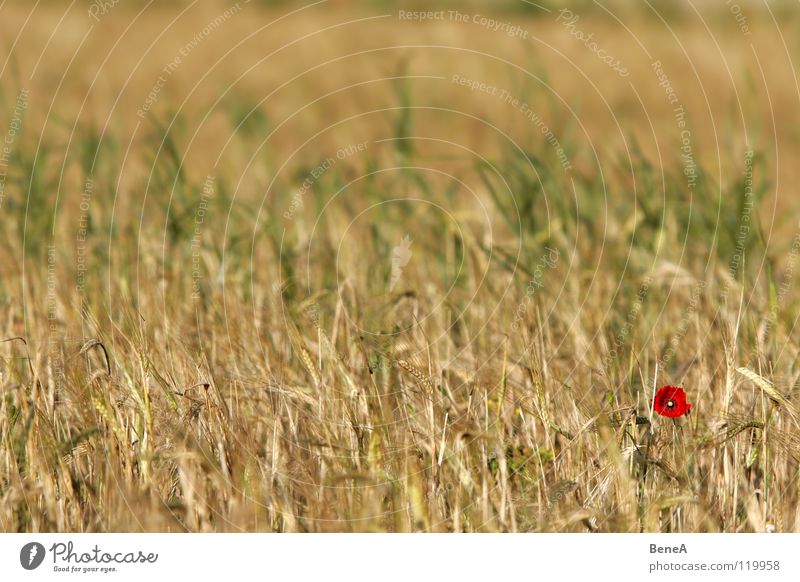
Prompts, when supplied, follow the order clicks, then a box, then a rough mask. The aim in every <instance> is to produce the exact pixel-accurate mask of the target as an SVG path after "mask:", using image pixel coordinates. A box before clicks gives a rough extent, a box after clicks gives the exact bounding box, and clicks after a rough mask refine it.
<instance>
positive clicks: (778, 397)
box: [736, 368, 800, 424]
mask: <svg viewBox="0 0 800 582" xmlns="http://www.w3.org/2000/svg"><path fill="white" fill-rule="evenodd" d="M736 371H737V372H739V374H741V375H742V376H744V377H745V378H747V379H748V380H750V381H751V382H752V383H753V384H755V385H756V386H758V387H759V388H760V389H761V391H762V392H763V393H764V394H766V395H767V396H768V397H769V398H770V399H771V400H772V401H773V402H774V403H775V404H776V405H777V406H778V407H780V408H782V409H784V410H785V411H786V412H787V413H788V414H789V416H790V417H791V419H792V420H793V421H794V422H795V424H800V422H799V419H800V413H798V411H797V407H796V406H795V405H794V404H793V403H791V402H789V400H788V399H787V398H786V397H785V396H784V395H783V394H781V393H780V392H778V390H777V388H775V385H774V384H773V383H772V382H770V381H769V380H767V379H766V378H764V377H762V376H760V375H758V374H756V373H755V372H754V371H753V370H750V369H749V368H736Z"/></svg>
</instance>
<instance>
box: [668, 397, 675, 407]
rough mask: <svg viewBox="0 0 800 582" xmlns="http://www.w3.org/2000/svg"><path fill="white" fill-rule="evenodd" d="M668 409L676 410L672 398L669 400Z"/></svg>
mask: <svg viewBox="0 0 800 582" xmlns="http://www.w3.org/2000/svg"><path fill="white" fill-rule="evenodd" d="M667 408H675V401H674V400H673V399H672V398H670V399H669V400H667Z"/></svg>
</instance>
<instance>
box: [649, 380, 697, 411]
mask: <svg viewBox="0 0 800 582" xmlns="http://www.w3.org/2000/svg"><path fill="white" fill-rule="evenodd" d="M691 409H692V405H691V404H689V403H688V402H686V392H684V391H683V388H678V387H677V386H662V387H661V388H659V389H658V392H657V393H656V398H655V401H654V402H653V410H655V411H656V412H657V413H659V414H660V415H661V416H667V417H669V418H678V417H679V416H683V415H684V414H687V413H688V412H689V411H690V410H691Z"/></svg>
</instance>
